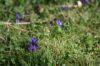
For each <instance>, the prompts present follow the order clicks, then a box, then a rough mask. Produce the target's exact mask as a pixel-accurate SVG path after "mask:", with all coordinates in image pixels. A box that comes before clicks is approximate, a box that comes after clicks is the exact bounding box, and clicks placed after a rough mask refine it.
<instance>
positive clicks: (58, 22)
mask: <svg viewBox="0 0 100 66" xmlns="http://www.w3.org/2000/svg"><path fill="white" fill-rule="evenodd" d="M54 21H55V22H56V23H57V25H59V26H62V21H61V20H58V19H54Z"/></svg>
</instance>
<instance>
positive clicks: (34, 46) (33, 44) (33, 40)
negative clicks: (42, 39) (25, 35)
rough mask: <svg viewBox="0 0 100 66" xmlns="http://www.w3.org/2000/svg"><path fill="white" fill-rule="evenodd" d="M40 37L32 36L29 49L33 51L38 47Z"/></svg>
mask: <svg viewBox="0 0 100 66" xmlns="http://www.w3.org/2000/svg"><path fill="white" fill-rule="evenodd" d="M37 42H38V39H37V38H32V40H31V42H30V43H29V45H28V51H30V52H33V51H36V50H37V49H38V45H37Z"/></svg>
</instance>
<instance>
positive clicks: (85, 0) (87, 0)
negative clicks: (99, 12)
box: [80, 0, 90, 4]
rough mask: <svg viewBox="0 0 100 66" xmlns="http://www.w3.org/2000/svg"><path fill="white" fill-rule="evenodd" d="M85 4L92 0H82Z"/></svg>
mask: <svg viewBox="0 0 100 66" xmlns="http://www.w3.org/2000/svg"><path fill="white" fill-rule="evenodd" d="M80 1H81V2H82V3H83V4H89V2H90V0H80Z"/></svg>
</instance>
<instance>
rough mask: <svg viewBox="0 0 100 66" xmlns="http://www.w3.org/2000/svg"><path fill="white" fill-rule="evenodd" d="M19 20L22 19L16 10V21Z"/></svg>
mask: <svg viewBox="0 0 100 66" xmlns="http://www.w3.org/2000/svg"><path fill="white" fill-rule="evenodd" d="M21 20H22V15H21V14H20V13H19V12H17V13H16V22H20V21H21Z"/></svg>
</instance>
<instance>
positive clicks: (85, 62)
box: [0, 0, 100, 66]
mask: <svg viewBox="0 0 100 66" xmlns="http://www.w3.org/2000/svg"><path fill="white" fill-rule="evenodd" d="M44 1H45V0H44ZM60 1H61V0H60ZM68 1H69V0H67V1H64V3H65V4H68V3H69V2H68ZM96 1H97V0H96ZM70 2H72V3H73V0H71V1H70ZM7 3H9V2H7ZM22 4H23V2H22ZM59 5H60V4H56V5H55V4H53V3H51V4H49V5H47V4H41V6H42V8H43V9H44V11H43V12H42V13H41V14H40V15H37V14H36V13H35V12H34V9H32V8H33V6H32V5H30V3H27V4H26V5H20V6H16V7H15V6H13V7H11V6H12V5H11V4H8V5H5V6H4V5H2V4H0V7H1V6H3V7H6V8H7V7H8V8H7V10H4V9H3V8H2V9H1V10H0V22H2V21H8V20H9V21H10V22H12V23H15V12H17V11H18V12H20V13H21V14H22V16H23V17H24V21H30V22H31V23H32V24H30V25H16V24H13V25H10V26H9V25H0V66H99V65H100V8H99V7H100V5H99V1H97V2H94V3H91V4H89V5H85V6H83V7H81V8H75V9H71V10H68V11H62V10H60V9H59V7H56V6H59ZM25 10H26V11H27V12H29V13H28V14H26V13H25ZM54 17H56V18H58V19H60V20H61V21H62V22H63V25H64V27H63V28H61V27H60V26H58V25H56V24H55V25H54V26H50V24H49V21H50V20H52V19H53V18H54ZM32 37H37V38H38V39H39V42H38V45H39V48H40V49H39V50H37V51H36V52H29V51H28V50H27V48H26V46H27V45H28V43H29V42H30V41H31V38H32Z"/></svg>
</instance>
